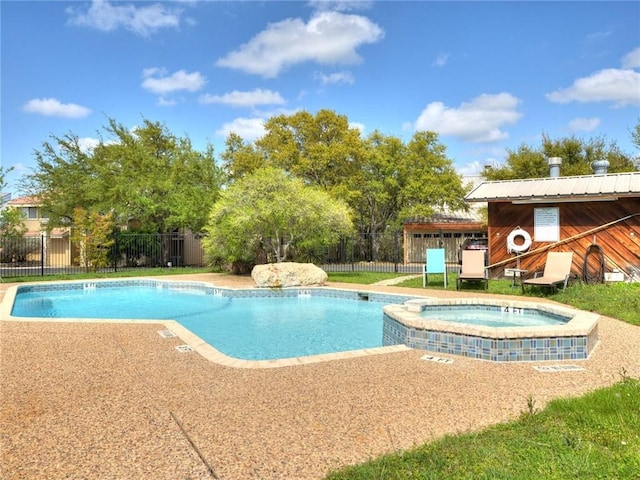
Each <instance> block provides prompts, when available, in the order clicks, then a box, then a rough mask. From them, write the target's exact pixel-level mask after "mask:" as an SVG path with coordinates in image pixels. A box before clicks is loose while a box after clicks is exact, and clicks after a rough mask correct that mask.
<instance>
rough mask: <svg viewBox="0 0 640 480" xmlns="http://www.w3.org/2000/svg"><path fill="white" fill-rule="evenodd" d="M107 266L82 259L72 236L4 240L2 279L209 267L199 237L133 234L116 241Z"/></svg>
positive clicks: (0, 243)
mask: <svg viewBox="0 0 640 480" xmlns="http://www.w3.org/2000/svg"><path fill="white" fill-rule="evenodd" d="M108 250H109V251H108V252H106V255H105V259H106V261H105V262H104V264H101V265H95V264H91V262H89V261H85V260H83V258H82V254H81V251H80V249H79V248H78V245H76V244H74V242H72V241H71V239H70V238H69V236H68V235H62V236H52V235H49V234H42V235H39V236H26V237H20V238H2V239H0V276H1V277H3V278H10V277H23V276H45V275H57V274H73V273H83V272H98V273H104V272H117V271H122V270H131V269H136V268H153V267H183V266H196V267H201V266H204V265H205V256H204V250H203V248H202V243H201V241H200V237H199V236H198V235H196V234H192V233H187V234H178V233H175V234H174V233H171V234H129V233H120V234H116V235H114V237H113V244H112V245H111V246H110V247H108Z"/></svg>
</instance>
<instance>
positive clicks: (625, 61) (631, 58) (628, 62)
mask: <svg viewBox="0 0 640 480" xmlns="http://www.w3.org/2000/svg"><path fill="white" fill-rule="evenodd" d="M622 68H640V47H638V48H636V49H635V50H631V51H630V52H629V53H627V54H626V55H625V56H624V57H622Z"/></svg>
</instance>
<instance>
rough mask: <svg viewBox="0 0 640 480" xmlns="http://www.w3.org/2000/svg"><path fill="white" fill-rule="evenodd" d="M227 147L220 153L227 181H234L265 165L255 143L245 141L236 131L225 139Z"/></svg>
mask: <svg viewBox="0 0 640 480" xmlns="http://www.w3.org/2000/svg"><path fill="white" fill-rule="evenodd" d="M225 146H226V149H225V151H224V152H222V154H221V155H220V159H221V160H222V168H223V170H224V173H225V180H226V181H234V180H238V179H240V178H242V177H243V176H245V175H248V174H250V173H253V172H255V171H256V170H257V169H258V168H260V167H264V166H265V165H266V164H265V159H264V157H263V156H262V155H261V154H260V152H258V151H257V150H256V149H255V147H254V146H253V144H251V143H247V142H245V141H244V140H243V139H242V137H241V136H240V135H238V134H236V133H233V132H232V133H230V134H229V136H228V137H227V139H226V141H225Z"/></svg>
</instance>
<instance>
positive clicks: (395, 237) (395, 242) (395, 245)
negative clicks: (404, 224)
mask: <svg viewBox="0 0 640 480" xmlns="http://www.w3.org/2000/svg"><path fill="white" fill-rule="evenodd" d="M399 254H400V252H398V231H397V230H396V231H395V232H393V271H394V272H395V273H398V259H399V257H400V255H399Z"/></svg>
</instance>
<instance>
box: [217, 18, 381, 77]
mask: <svg viewBox="0 0 640 480" xmlns="http://www.w3.org/2000/svg"><path fill="white" fill-rule="evenodd" d="M383 37H384V32H383V30H382V29H381V28H380V27H379V26H378V25H376V24H375V23H373V22H371V21H370V20H369V19H368V18H366V17H363V16H360V15H347V14H343V13H339V12H335V11H321V12H317V13H315V14H314V15H313V16H312V17H311V19H310V20H309V22H308V23H305V22H304V21H303V20H301V19H299V18H289V19H286V20H282V21H280V22H277V23H272V24H270V25H269V26H268V27H267V28H266V29H265V30H263V31H262V32H260V33H258V34H257V35H256V36H255V37H253V38H252V39H251V40H249V41H248V42H247V43H245V44H244V45H242V46H241V47H240V48H238V49H237V50H235V51H233V52H231V53H229V54H228V55H227V56H226V57H223V58H221V59H219V60H218V61H217V62H216V65H218V66H220V67H228V68H234V69H238V70H242V71H244V72H248V73H252V74H257V75H261V76H263V77H267V78H273V77H277V76H278V74H279V73H280V72H281V71H282V70H283V69H285V68H287V67H290V66H292V65H295V64H298V63H303V62H317V63H320V64H324V65H327V64H355V63H359V62H360V61H361V58H360V56H359V55H358V53H357V52H356V49H357V48H358V47H359V46H360V45H363V44H367V43H375V42H377V41H379V40H380V39H382V38H383Z"/></svg>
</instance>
